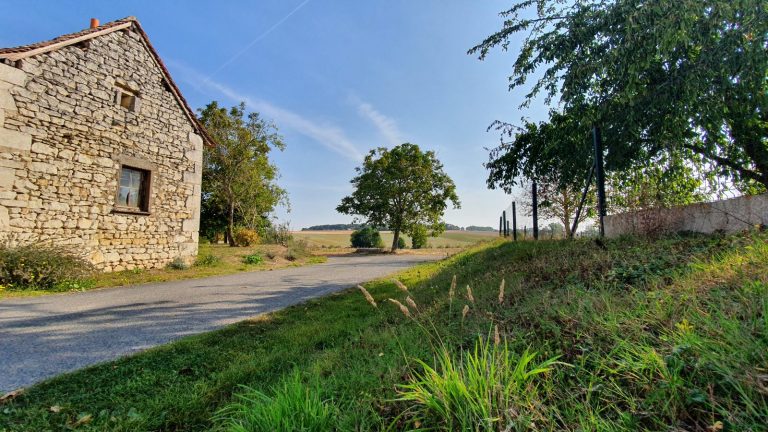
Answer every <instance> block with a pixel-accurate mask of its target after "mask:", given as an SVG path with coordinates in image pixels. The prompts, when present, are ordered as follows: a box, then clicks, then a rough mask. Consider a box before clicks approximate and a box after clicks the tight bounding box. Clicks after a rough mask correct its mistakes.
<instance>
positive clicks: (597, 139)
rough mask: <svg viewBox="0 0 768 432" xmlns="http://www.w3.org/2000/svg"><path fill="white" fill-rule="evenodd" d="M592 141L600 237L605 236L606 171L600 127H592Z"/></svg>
mask: <svg viewBox="0 0 768 432" xmlns="http://www.w3.org/2000/svg"><path fill="white" fill-rule="evenodd" d="M592 142H593V143H594V146H595V178H596V180H597V216H598V219H599V220H600V237H605V221H604V218H605V215H607V214H608V213H607V212H606V209H605V173H604V172H603V138H602V137H601V136H600V128H599V127H597V126H593V127H592Z"/></svg>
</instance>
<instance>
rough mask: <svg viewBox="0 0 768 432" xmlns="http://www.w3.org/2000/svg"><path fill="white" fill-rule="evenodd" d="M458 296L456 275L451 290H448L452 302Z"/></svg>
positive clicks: (452, 280)
mask: <svg viewBox="0 0 768 432" xmlns="http://www.w3.org/2000/svg"><path fill="white" fill-rule="evenodd" d="M455 295H456V275H453V279H451V289H449V290H448V298H449V299H450V300H453V297H454V296H455Z"/></svg>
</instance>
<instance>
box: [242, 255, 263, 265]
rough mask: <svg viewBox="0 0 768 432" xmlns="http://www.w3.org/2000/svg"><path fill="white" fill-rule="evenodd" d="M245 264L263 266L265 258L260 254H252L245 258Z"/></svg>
mask: <svg viewBox="0 0 768 432" xmlns="http://www.w3.org/2000/svg"><path fill="white" fill-rule="evenodd" d="M243 262H244V263H245V264H261V263H262V262H264V258H263V257H262V256H261V254H260V253H252V254H249V255H246V256H244V257H243Z"/></svg>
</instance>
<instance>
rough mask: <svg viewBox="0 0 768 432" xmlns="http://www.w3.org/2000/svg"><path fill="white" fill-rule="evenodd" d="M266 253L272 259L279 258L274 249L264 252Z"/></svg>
mask: <svg viewBox="0 0 768 432" xmlns="http://www.w3.org/2000/svg"><path fill="white" fill-rule="evenodd" d="M264 255H266V256H267V258H268V259H271V260H273V259H275V258H277V254H276V253H275V252H274V251H271V250H268V251H266V252H264Z"/></svg>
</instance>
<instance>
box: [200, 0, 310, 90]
mask: <svg viewBox="0 0 768 432" xmlns="http://www.w3.org/2000/svg"><path fill="white" fill-rule="evenodd" d="M309 1H310V0H304V1H303V2H301V3H299V5H298V6H296V7H295V8H294V9H293V10H292V11H291V12H290V13H288V15H286V16H284V17H283V18H282V19H280V21H278V22H276V23H275V24H274V25H272V27H270V28H268V29H267V30H266V31H264V32H263V33H262V34H260V35H258V36H257V37H256V39H254V40H252V41H251V42H250V43H249V44H248V45H246V46H245V48H243V49H241V50H240V51H238V52H237V54H235V55H233V56H232V57H230V59H229V60H227V61H225V62H224V63H223V64H222V65H221V66H219V67H218V69H216V70H215V71H213V72H211V74H210V75H208V77H207V78H206V79H205V82H208V80H209V79H211V78H213V76H214V75H216V74H217V73H219V72H221V70H222V69H224V68H225V67H227V66H229V65H230V64H231V63H232V62H233V61H235V60H237V59H238V58H239V57H240V56H241V55H243V54H245V52H246V51H248V50H249V49H251V47H252V46H254V45H255V44H256V43H257V42H258V41H260V40H262V39H264V38H265V37H267V35H268V34H270V33H272V32H273V31H274V30H275V29H276V28H278V27H280V24H282V23H284V22H285V21H286V20H287V19H288V18H290V17H291V16H292V15H293V14H295V13H296V12H298V11H299V9H301V8H303V7H304V5H306V4H307V3H309Z"/></svg>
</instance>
